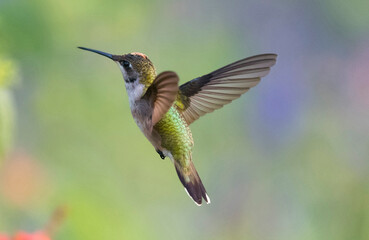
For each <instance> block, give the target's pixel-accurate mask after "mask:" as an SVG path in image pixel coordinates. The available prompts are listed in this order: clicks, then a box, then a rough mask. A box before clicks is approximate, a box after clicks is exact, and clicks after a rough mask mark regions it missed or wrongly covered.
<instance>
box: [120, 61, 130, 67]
mask: <svg viewBox="0 0 369 240" xmlns="http://www.w3.org/2000/svg"><path fill="white" fill-rule="evenodd" d="M120 64H121V65H122V66H123V67H124V68H128V67H130V66H131V64H130V63H129V62H128V61H126V60H122V61H120Z"/></svg>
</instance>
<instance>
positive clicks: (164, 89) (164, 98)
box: [150, 71, 179, 126]
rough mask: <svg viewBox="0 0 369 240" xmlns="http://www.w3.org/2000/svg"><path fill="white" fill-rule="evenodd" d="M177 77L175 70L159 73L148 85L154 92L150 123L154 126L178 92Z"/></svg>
mask: <svg viewBox="0 0 369 240" xmlns="http://www.w3.org/2000/svg"><path fill="white" fill-rule="evenodd" d="M178 81H179V78H178V76H177V74H176V73H175V72H169V71H167V72H162V73H160V74H159V75H158V76H157V77H156V78H155V80H154V82H153V83H152V85H151V86H150V88H151V89H152V90H153V92H154V94H155V95H154V97H155V98H154V108H153V113H152V125H153V126H154V125H155V124H156V123H157V122H159V121H160V119H161V118H162V117H163V115H164V114H165V113H166V112H168V110H169V108H170V107H171V106H172V105H173V102H174V101H175V100H176V97H177V94H178Z"/></svg>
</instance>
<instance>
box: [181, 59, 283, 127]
mask: <svg viewBox="0 0 369 240" xmlns="http://www.w3.org/2000/svg"><path fill="white" fill-rule="evenodd" d="M276 58H277V55H276V54H261V55H257V56H253V57H249V58H245V59H242V60H239V61H237V62H234V63H231V64H229V65H227V66H225V67H222V68H220V69H218V70H215V71H213V72H211V73H209V74H206V75H204V76H202V77H199V78H195V79H193V80H191V81H189V82H187V83H185V84H183V85H181V86H180V87H179V92H178V95H177V100H176V102H175V104H176V106H177V108H178V110H179V111H181V112H182V114H183V117H184V119H185V120H186V122H187V123H188V125H190V124H191V123H192V122H194V121H195V120H196V119H198V118H199V117H201V116H202V115H205V114H206V113H210V112H213V111H214V110H216V109H219V108H221V107H223V105H225V104H227V103H230V102H232V101H233V100H234V99H236V98H238V97H240V96H241V95H242V94H243V93H245V92H247V90H249V89H250V88H251V87H253V86H255V85H257V84H258V83H259V82H260V78H261V77H264V76H265V75H267V74H268V73H269V71H270V67H272V66H273V65H274V64H275V63H276Z"/></svg>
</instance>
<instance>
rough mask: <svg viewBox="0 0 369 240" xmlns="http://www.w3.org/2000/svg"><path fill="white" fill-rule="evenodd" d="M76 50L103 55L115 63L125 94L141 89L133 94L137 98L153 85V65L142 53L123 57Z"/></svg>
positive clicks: (92, 50)
mask: <svg viewBox="0 0 369 240" xmlns="http://www.w3.org/2000/svg"><path fill="white" fill-rule="evenodd" d="M78 48H80V49H83V50H86V51H90V52H94V53H97V54H100V55H103V56H105V57H107V58H109V59H111V60H113V61H114V62H116V63H117V64H118V66H119V69H120V70H121V72H122V74H123V78H124V81H125V85H126V89H127V92H129V91H133V90H134V91H136V92H137V89H138V88H139V89H141V90H140V92H139V93H138V92H137V93H136V94H135V95H139V97H142V96H143V95H144V94H145V92H146V90H147V88H148V87H149V86H150V85H151V84H152V83H153V81H154V79H155V77H156V71H155V67H154V65H153V64H152V62H151V61H150V59H149V58H148V57H147V56H146V55H145V54H143V53H138V52H133V53H128V54H123V55H113V54H110V53H105V52H101V51H98V50H94V49H90V48H84V47H78ZM137 97H138V96H137Z"/></svg>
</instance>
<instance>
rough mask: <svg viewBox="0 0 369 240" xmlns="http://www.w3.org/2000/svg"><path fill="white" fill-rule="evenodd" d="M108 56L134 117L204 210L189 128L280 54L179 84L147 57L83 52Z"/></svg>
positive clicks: (267, 68) (233, 95)
mask: <svg viewBox="0 0 369 240" xmlns="http://www.w3.org/2000/svg"><path fill="white" fill-rule="evenodd" d="M78 48H80V49H82V50H86V51H90V52H94V53H97V54H100V55H102V56H105V57H107V58H109V59H111V60H113V61H114V62H116V64H117V65H118V67H119V69H120V71H121V72H122V74H123V79H124V82H125V87H126V92H127V95H128V99H129V106H130V109H131V113H132V116H133V118H134V120H135V122H136V124H137V126H138V127H139V128H140V130H141V131H142V133H143V134H144V135H145V137H146V138H147V139H148V140H149V141H150V143H151V144H152V145H153V146H154V148H155V150H156V152H157V153H158V154H159V156H160V157H161V158H162V159H164V158H165V157H169V159H170V160H171V161H172V162H173V164H174V167H175V169H176V172H177V175H178V177H179V179H180V181H181V183H182V184H183V186H184V188H185V191H186V192H187V194H188V195H189V196H190V197H191V198H192V200H193V201H194V202H195V203H196V204H197V205H198V206H200V205H201V204H202V199H204V201H205V202H206V203H207V204H209V203H210V198H209V196H208V194H207V192H206V190H205V187H204V185H203V183H202V181H201V179H200V176H199V174H198V173H197V171H196V168H195V166H194V164H193V161H192V149H193V146H194V141H193V139H192V134H191V130H190V128H189V126H190V125H191V123H193V122H194V121H196V120H197V119H198V118H199V117H201V116H203V115H205V114H207V113H211V112H213V111H214V110H216V109H219V108H221V107H223V106H224V105H225V104H228V103H230V102H232V101H233V100H235V99H237V98H239V97H240V96H241V95H242V94H243V93H245V92H247V91H248V90H249V89H250V88H252V87H254V86H255V85H257V84H258V83H259V82H260V79H261V78H262V77H264V76H266V75H267V74H268V73H269V71H270V68H271V67H272V66H273V65H274V64H275V63H276V59H277V55H276V54H260V55H255V56H252V57H248V58H244V59H241V60H239V61H236V62H234V63H231V64H228V65H226V66H224V67H221V68H219V69H217V70H215V71H213V72H211V73H208V74H205V75H203V76H201V77H198V78H195V79H193V80H191V81H189V82H186V83H184V84H182V85H180V86H179V85H178V82H179V77H178V75H177V74H176V73H175V72H173V71H164V72H161V73H160V74H158V75H157V74H156V70H155V67H154V64H153V63H152V62H151V61H150V59H149V58H148V57H147V56H146V55H145V54H143V53H139V52H132V53H128V54H123V55H113V54H110V53H106V52H102V51H98V50H94V49H90V48H85V47H78Z"/></svg>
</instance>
